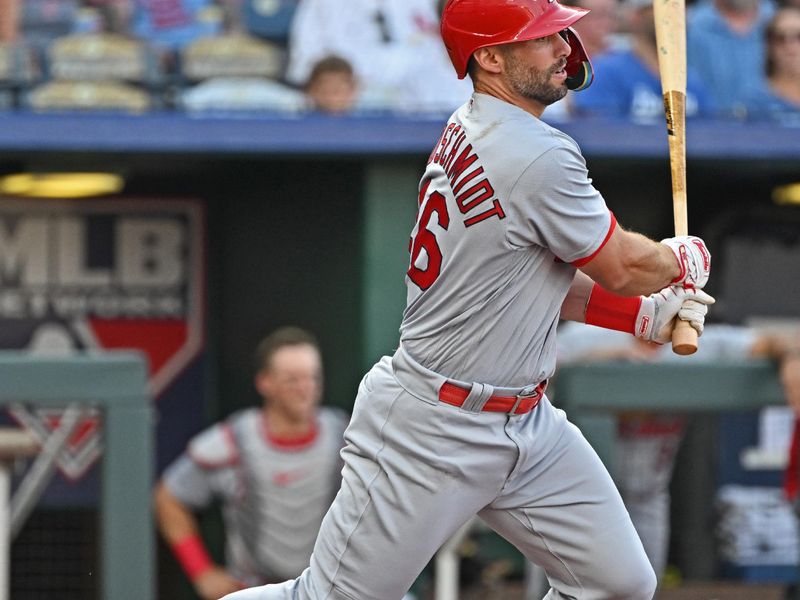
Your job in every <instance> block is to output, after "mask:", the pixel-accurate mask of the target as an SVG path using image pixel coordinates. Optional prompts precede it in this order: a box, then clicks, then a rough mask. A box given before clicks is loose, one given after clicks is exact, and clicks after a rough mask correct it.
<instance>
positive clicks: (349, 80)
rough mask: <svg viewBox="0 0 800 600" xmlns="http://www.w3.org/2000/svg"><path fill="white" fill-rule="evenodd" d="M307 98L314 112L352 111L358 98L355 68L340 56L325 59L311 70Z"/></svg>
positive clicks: (307, 85) (334, 112) (337, 112)
mask: <svg viewBox="0 0 800 600" xmlns="http://www.w3.org/2000/svg"><path fill="white" fill-rule="evenodd" d="M306 97H307V98H308V101H309V104H310V106H311V108H312V109H313V110H317V111H319V112H324V113H329V114H343V113H347V112H349V111H351V110H352V109H353V107H354V106H355V104H356V100H357V97H358V82H357V81H356V77H355V73H353V67H352V66H351V65H350V63H349V62H347V61H346V60H345V59H343V58H340V57H338V56H328V57H327V58H323V59H322V60H320V61H319V62H318V63H317V64H315V65H314V68H313V69H311V76H310V77H309V78H308V83H307V84H306Z"/></svg>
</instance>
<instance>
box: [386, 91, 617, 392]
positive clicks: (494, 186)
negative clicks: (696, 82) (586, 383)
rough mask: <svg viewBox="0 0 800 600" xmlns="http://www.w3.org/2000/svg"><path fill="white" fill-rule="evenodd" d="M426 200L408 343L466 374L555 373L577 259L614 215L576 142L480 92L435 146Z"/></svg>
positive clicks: (587, 253) (417, 231)
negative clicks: (559, 325) (557, 344)
mask: <svg viewBox="0 0 800 600" xmlns="http://www.w3.org/2000/svg"><path fill="white" fill-rule="evenodd" d="M419 200H420V209H419V215H418V218H417V224H416V227H415V228H414V231H413V233H412V243H411V261H412V262H411V266H410V268H409V271H408V276H407V285H408V302H407V308H406V310H405V313H404V315H403V323H402V326H401V341H402V344H403V346H404V347H405V349H406V350H407V351H408V353H409V354H410V355H411V356H413V357H414V358H415V359H416V360H417V361H419V362H420V363H421V364H422V365H424V366H426V367H427V368H429V369H431V370H433V371H436V372H438V373H442V374H445V375H447V376H449V377H453V378H455V379H461V380H464V381H479V382H483V383H489V384H492V385H497V386H506V387H513V386H523V385H527V384H529V383H531V382H538V381H542V380H543V379H546V378H547V377H549V376H550V375H551V374H552V373H553V370H554V368H555V330H556V325H557V323H558V316H559V310H560V308H561V303H562V301H563V299H564V296H565V295H566V292H567V290H568V289H569V286H570V284H571V283H572V278H573V276H574V274H575V265H580V264H581V263H582V262H585V261H586V260H588V258H590V257H591V256H592V255H593V254H594V253H596V252H597V251H598V250H599V248H600V247H601V245H602V244H603V242H604V240H606V239H607V237H608V236H609V234H610V231H611V229H612V227H613V224H614V220H613V215H611V213H610V212H609V210H608V208H607V207H606V205H605V202H604V200H603V198H602V196H601V195H600V193H599V192H598V191H597V190H596V189H595V188H594V187H593V186H592V184H591V180H590V179H589V177H588V174H587V171H586V164H585V161H584V159H583V157H582V156H581V154H580V150H579V149H578V146H577V144H576V143H575V142H574V141H573V140H572V139H571V138H570V137H569V136H567V135H566V134H564V133H562V132H560V131H558V130H557V129H554V128H552V127H550V126H549V125H547V124H546V123H544V122H543V121H540V120H538V119H534V118H532V117H531V116H530V115H529V114H528V113H526V112H525V111H523V110H522V109H520V108H518V107H516V106H513V105H511V104H508V103H506V102H503V101H501V100H498V99H496V98H493V97H491V96H487V95H484V94H474V95H473V97H472V99H471V100H470V101H469V102H468V103H467V104H466V105H465V106H463V107H462V108H461V109H459V110H458V111H457V112H456V113H455V114H454V115H453V117H452V118H451V120H450V122H449V123H448V125H447V127H446V128H445V130H444V133H443V135H442V137H441V139H440V140H439V143H438V144H437V145H436V147H435V149H434V151H433V153H432V154H431V156H430V159H429V162H428V167H427V169H426V171H425V174H424V176H423V178H422V182H421V185H420V195H419Z"/></svg>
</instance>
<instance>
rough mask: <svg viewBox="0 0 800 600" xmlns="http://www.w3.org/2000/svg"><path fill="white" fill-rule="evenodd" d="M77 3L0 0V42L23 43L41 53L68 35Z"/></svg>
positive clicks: (58, 0)
mask: <svg viewBox="0 0 800 600" xmlns="http://www.w3.org/2000/svg"><path fill="white" fill-rule="evenodd" d="M79 6H80V4H79V2H78V0H24V1H23V0H0V31H1V32H2V36H3V40H5V41H9V42H20V41H24V42H26V43H27V44H29V45H31V46H33V47H35V48H36V49H37V50H39V51H41V50H44V48H46V47H47V44H49V43H50V42H51V41H52V40H54V39H55V38H57V37H60V36H62V35H67V34H68V33H70V32H71V31H72V27H73V23H74V21H75V15H76V13H77V11H78V7H79Z"/></svg>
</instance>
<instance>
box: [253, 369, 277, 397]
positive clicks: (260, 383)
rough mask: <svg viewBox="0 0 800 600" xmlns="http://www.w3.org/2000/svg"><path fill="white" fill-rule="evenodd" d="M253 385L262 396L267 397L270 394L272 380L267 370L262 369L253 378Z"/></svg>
mask: <svg viewBox="0 0 800 600" xmlns="http://www.w3.org/2000/svg"><path fill="white" fill-rule="evenodd" d="M253 385H254V386H255V388H256V391H257V392H258V395H259V396H261V397H262V398H268V397H270V396H271V395H272V387H273V381H272V376H271V375H270V373H269V371H267V370H266V369H262V370H261V371H259V372H258V373H256V376H255V377H254V379H253Z"/></svg>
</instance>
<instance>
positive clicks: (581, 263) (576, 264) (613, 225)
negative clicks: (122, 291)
mask: <svg viewBox="0 0 800 600" xmlns="http://www.w3.org/2000/svg"><path fill="white" fill-rule="evenodd" d="M608 214H609V215H611V224H610V225H609V226H608V233H606V237H605V238H603V242H602V243H601V244H600V246H598V248H597V250H595V251H594V252H592V253H591V254H590V255H589V256H587V257H586V258H579V259H578V260H574V261H572V263H571V264H572V266H573V267H582V266H584V265H585V264H588V263H589V262H591V260H592V259H593V258H594V257H595V256H597V254H598V253H599V252H600V250H602V249H603V247H604V246H605V245H606V244H607V243H608V240H610V239H611V234H612V233H614V230H615V229H616V228H617V217H615V216H614V213H613V212H611V211H608Z"/></svg>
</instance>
